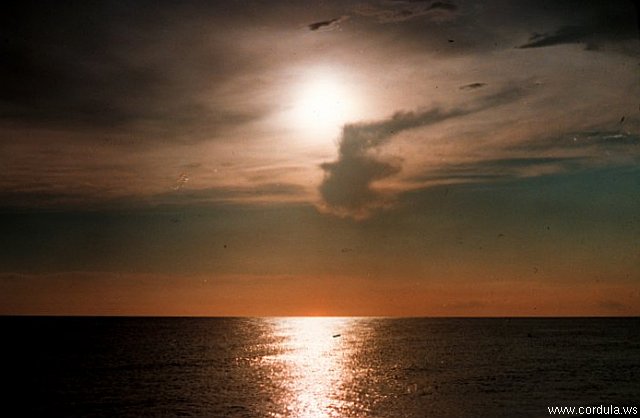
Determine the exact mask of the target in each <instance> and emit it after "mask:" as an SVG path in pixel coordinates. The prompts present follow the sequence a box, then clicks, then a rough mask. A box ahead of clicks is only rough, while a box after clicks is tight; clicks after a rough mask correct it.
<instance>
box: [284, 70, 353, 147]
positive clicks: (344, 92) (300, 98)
mask: <svg viewBox="0 0 640 418" xmlns="http://www.w3.org/2000/svg"><path fill="white" fill-rule="evenodd" d="M294 95H295V97H294V106H293V117H292V119H293V122H294V123H295V125H296V126H297V127H298V129H301V130H303V131H304V136H305V137H306V138H307V139H308V140H311V141H312V142H316V141H327V142H330V141H332V140H333V139H335V138H336V137H337V135H338V134H339V132H340V129H341V128H342V125H344V124H345V123H347V122H351V121H354V119H356V118H357V108H358V106H357V105H356V99H355V94H354V92H353V90H352V89H351V88H350V87H349V85H348V83H346V82H345V81H344V80H343V79H341V77H339V76H338V74H336V73H331V72H329V71H319V72H314V73H312V74H310V75H309V76H308V77H306V78H305V80H304V81H303V82H302V83H300V85H298V87H297V88H296V90H295V92H294Z"/></svg>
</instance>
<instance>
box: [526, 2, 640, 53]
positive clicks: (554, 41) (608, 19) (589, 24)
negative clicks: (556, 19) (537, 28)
mask: <svg viewBox="0 0 640 418" xmlns="http://www.w3.org/2000/svg"><path fill="white" fill-rule="evenodd" d="M585 6H587V7H583V5H581V4H580V5H576V6H575V7H576V8H580V9H584V10H576V16H575V17H574V19H573V21H572V23H570V24H565V25H563V26H560V27H559V28H558V29H556V30H555V31H552V32H544V33H533V34H532V35H531V36H530V37H529V40H528V42H526V43H525V44H523V45H520V46H519V47H518V48H520V49H527V48H543V47H548V46H554V45H562V44H575V43H584V44H586V49H589V50H596V49H599V48H600V46H601V45H602V44H603V43H606V42H619V41H625V40H630V39H635V38H637V37H638V35H639V32H638V29H639V28H638V27H637V26H636V25H634V22H633V19H629V14H630V13H629V12H631V10H630V7H628V6H630V5H628V4H625V5H621V4H620V3H618V2H616V3H615V4H613V3H612V4H608V3H605V2H603V3H601V4H598V5H597V6H594V5H592V6H591V7H588V5H585ZM621 6H622V7H621ZM576 21H577V22H576Z"/></svg>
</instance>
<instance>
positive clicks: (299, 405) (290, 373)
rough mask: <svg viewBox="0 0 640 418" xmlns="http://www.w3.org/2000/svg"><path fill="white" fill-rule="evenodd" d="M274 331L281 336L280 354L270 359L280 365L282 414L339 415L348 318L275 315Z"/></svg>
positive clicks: (318, 417) (345, 370) (347, 353)
mask: <svg viewBox="0 0 640 418" xmlns="http://www.w3.org/2000/svg"><path fill="white" fill-rule="evenodd" d="M275 321H276V323H275V324H274V328H275V329H274V332H275V333H276V334H277V335H279V336H281V337H282V340H281V350H280V353H279V354H278V355H276V356H274V357H273V359H272V360H273V361H275V362H280V363H281V364H282V366H284V367H283V370H284V374H285V376H283V377H284V379H283V382H282V383H283V385H284V389H285V390H284V391H283V396H282V399H279V402H280V403H282V404H283V405H284V406H285V409H286V411H287V414H286V415H283V414H280V413H275V414H273V416H274V417H282V416H295V417H309V418H330V417H339V416H343V413H341V411H343V410H344V408H345V406H346V405H344V402H345V401H344V400H343V397H341V396H340V388H341V387H342V386H343V383H344V381H345V379H346V378H347V377H348V376H347V374H348V373H349V368H348V367H345V366H346V365H347V364H348V363H349V357H350V356H351V355H352V354H353V353H351V352H350V350H349V349H348V344H345V338H344V337H343V334H344V333H346V332H348V329H349V326H350V319H349V318H319V317H318V318H279V319H277V320H275Z"/></svg>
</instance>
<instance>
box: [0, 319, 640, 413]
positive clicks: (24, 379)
mask: <svg viewBox="0 0 640 418" xmlns="http://www.w3.org/2000/svg"><path fill="white" fill-rule="evenodd" d="M0 325H1V327H2V330H3V340H4V341H5V342H4V345H5V347H4V348H5V350H3V351H4V352H5V355H4V357H3V358H4V368H3V372H4V378H5V382H11V388H10V389H9V391H8V392H5V395H6V400H7V401H6V402H5V403H4V404H3V405H2V406H0V408H1V409H3V410H4V411H18V412H19V415H29V414H31V415H34V414H35V415H39V416H104V417H113V416H131V417H147V416H148V417H155V416H158V417H160V416H194V417H425V416H433V417H515V416H518V417H520V416H524V417H538V416H540V417H542V416H548V413H547V409H546V406H547V405H568V404H574V405H600V404H607V405H608V404H615V405H639V404H640V396H639V394H640V383H639V381H640V380H639V378H640V333H639V332H638V330H640V320H639V319H637V318H636V319H633V318H626V319H625V318H620V319H604V318H603V319H595V318H592V319H577V318H574V319H384V318H265V319H254V318H224V319H222V318H211V319H197V318H162V319H161V318H0ZM12 416H13V415H12Z"/></svg>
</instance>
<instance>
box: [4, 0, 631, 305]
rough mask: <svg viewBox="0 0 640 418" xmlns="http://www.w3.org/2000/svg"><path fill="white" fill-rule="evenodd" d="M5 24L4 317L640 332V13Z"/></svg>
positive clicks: (82, 11) (253, 12) (601, 5)
mask: <svg viewBox="0 0 640 418" xmlns="http://www.w3.org/2000/svg"><path fill="white" fill-rule="evenodd" d="M10 3H12V2H10ZM5 8H6V9H5V11H4V12H3V13H2V17H0V35H1V36H0V55H1V56H2V57H3V58H2V60H0V80H1V88H0V169H1V173H2V174H1V175H0V236H1V239H0V313H3V314H23V313H28V314H132V315H308V314H313V315H414V316H420V315H469V316H475V315H640V165H639V163H640V36H639V29H638V28H639V25H638V4H637V2H634V1H630V0H625V1H622V0H620V1H604V0H603V1H591V2H590V1H577V0H576V1H558V0H553V1H547V0H535V1H534V0H532V1H518V2H514V1H509V0H504V1H479V0H478V1H460V0H454V1H430V0H424V1H421V0H379V1H370V2H367V1H353V2H347V1H322V2H302V1H295V2H294V1H279V2H276V1H268V2H267V1H265V2H257V1H225V2H211V1H187V2H173V1H171V2H170V1H166V2H164V1H105V2H82V1H78V2H46V3H43V2H28V1H20V2H15V3H14V4H10V5H9V6H5Z"/></svg>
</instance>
